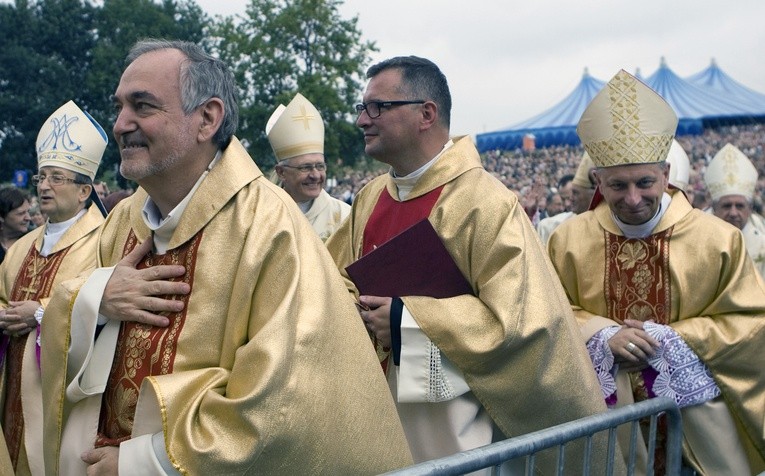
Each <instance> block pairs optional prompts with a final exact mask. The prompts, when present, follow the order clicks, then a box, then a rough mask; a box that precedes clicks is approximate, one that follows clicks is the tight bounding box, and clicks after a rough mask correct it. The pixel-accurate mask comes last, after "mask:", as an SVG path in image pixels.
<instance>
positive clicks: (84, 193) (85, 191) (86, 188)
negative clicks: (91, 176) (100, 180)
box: [79, 184, 93, 203]
mask: <svg viewBox="0 0 765 476" xmlns="http://www.w3.org/2000/svg"><path fill="white" fill-rule="evenodd" d="M80 187H82V188H81V189H80V196H79V200H80V203H85V202H86V201H87V200H88V198H90V194H91V193H92V192H93V185H91V184H82V185H80Z"/></svg>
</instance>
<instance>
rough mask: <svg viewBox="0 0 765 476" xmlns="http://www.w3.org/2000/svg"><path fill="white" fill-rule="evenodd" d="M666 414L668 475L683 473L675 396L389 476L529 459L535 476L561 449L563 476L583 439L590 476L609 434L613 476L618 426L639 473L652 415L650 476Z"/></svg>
mask: <svg viewBox="0 0 765 476" xmlns="http://www.w3.org/2000/svg"><path fill="white" fill-rule="evenodd" d="M661 414H666V415H667V442H666V474H676V475H677V474H680V473H681V472H680V468H681V461H682V440H683V430H682V421H681V417H680V410H679V409H678V407H677V405H676V404H675V402H674V401H673V400H672V399H670V398H663V397H660V398H652V399H650V400H645V401H642V402H639V403H635V404H633V405H627V406H624V407H621V408H618V409H615V410H609V411H607V412H605V413H601V414H598V415H592V416H590V417H586V418H582V419H579V420H575V421H572V422H568V423H563V424H561V425H557V426H553V427H550V428H546V429H544V430H539V431H535V432H533V433H528V434H526V435H521V436H517V437H514V438H509V439H507V440H503V441H498V442H496V443H492V444H490V445H486V446H482V447H480V448H475V449H472V450H468V451H463V452H460V453H457V454H454V455H451V456H446V457H444V458H439V459H434V460H430V461H425V462H422V463H419V464H416V465H414V466H409V467H407V468H403V469H400V470H397V471H392V472H389V473H385V474H386V475H391V476H424V475H434V476H449V475H460V474H465V473H470V472H472V471H478V470H481V469H487V468H492V467H494V468H495V469H496V474H501V473H500V465H501V464H502V463H504V462H505V461H510V460H512V459H516V458H520V457H526V474H534V455H535V454H536V453H538V452H540V451H542V450H545V449H548V448H552V447H555V446H557V447H558V472H557V474H558V475H562V474H563V472H562V471H563V467H564V462H565V461H564V460H565V451H564V445H565V444H566V443H568V442H571V441H574V440H577V439H579V438H586V440H585V445H586V448H587V451H586V452H585V461H583V466H582V468H583V469H582V474H584V475H587V474H589V465H588V461H587V459H588V458H587V457H588V456H589V453H590V451H589V450H590V448H591V446H590V445H591V440H592V437H593V436H594V435H595V434H597V433H599V432H601V431H606V430H607V431H608V454H609V462H608V467H607V474H609V475H610V474H613V455H614V454H615V448H616V445H617V443H616V428H617V427H619V426H621V425H623V424H626V423H629V424H630V425H631V432H630V435H631V437H630V451H629V455H628V458H627V472H628V473H627V474H629V475H633V474H635V464H636V461H635V460H636V456H635V454H636V451H635V448H636V444H637V438H642V434H641V432H640V431H639V421H640V420H641V419H643V418H646V417H650V427H649V431H648V461H647V464H646V467H647V469H648V474H649V475H652V474H653V468H654V452H655V449H656V431H657V419H658V417H659V415H661Z"/></svg>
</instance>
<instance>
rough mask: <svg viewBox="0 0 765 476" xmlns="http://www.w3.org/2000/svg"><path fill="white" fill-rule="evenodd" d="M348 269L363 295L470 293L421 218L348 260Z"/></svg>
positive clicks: (434, 295)
mask: <svg viewBox="0 0 765 476" xmlns="http://www.w3.org/2000/svg"><path fill="white" fill-rule="evenodd" d="M345 270H346V271H347V272H348V276H350V278H351V280H352V281H353V283H354V284H355V285H356V288H357V289H358V290H359V293H360V294H362V295H367V296H385V297H402V296H430V297H434V298H447V297H452V296H459V295H461V294H473V289H472V288H471V287H470V284H469V283H468V282H467V280H466V279H465V277H464V276H463V275H462V273H461V272H460V270H459V268H457V265H456V264H455V263H454V260H453V259H452V257H451V255H450V254H449V251H448V250H447V249H446V247H444V244H443V242H442V241H441V238H440V237H439V236H438V233H437V232H436V230H435V229H433V225H431V224H430V221H429V220H428V219H427V218H425V219H423V220H421V221H419V222H417V223H415V224H414V225H412V226H411V227H409V228H407V229H406V230H404V231H402V232H401V233H399V234H398V235H396V236H394V237H393V238H391V239H390V240H388V241H387V242H385V243H384V244H383V245H381V246H379V247H378V248H376V249H374V250H373V251H372V252H371V253H368V254H366V255H365V256H362V257H361V258H359V259H358V260H357V261H355V262H353V263H351V264H350V265H349V266H348V267H347V268H345Z"/></svg>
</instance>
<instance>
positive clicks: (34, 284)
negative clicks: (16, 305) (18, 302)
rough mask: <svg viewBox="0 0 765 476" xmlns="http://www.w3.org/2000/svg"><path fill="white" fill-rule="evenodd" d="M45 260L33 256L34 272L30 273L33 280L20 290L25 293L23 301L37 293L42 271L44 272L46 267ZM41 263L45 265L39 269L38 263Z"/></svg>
mask: <svg viewBox="0 0 765 476" xmlns="http://www.w3.org/2000/svg"><path fill="white" fill-rule="evenodd" d="M43 261H44V260H43V259H37V258H32V273H31V275H30V277H31V278H32V281H31V282H30V283H29V285H27V286H25V287H23V288H19V291H21V292H23V293H24V298H23V299H22V301H28V300H29V298H30V297H31V296H34V295H36V294H37V291H38V290H39V287H40V273H42V271H43V269H45V266H44V263H43ZM40 264H43V266H42V267H40V268H39V269H38V265H40Z"/></svg>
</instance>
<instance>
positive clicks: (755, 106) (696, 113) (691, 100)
mask: <svg viewBox="0 0 765 476" xmlns="http://www.w3.org/2000/svg"><path fill="white" fill-rule="evenodd" d="M637 75H638V77H639V78H641V79H642V80H643V81H644V82H645V83H646V84H647V85H648V86H650V87H651V88H653V89H654V90H655V91H656V92H658V93H659V94H660V95H661V96H662V97H663V98H664V99H665V100H666V101H667V102H668V103H669V105H670V106H672V108H673V109H674V110H675V112H676V113H677V115H678V118H679V123H678V128H677V134H678V135H688V134H701V132H702V131H703V130H704V128H706V127H711V126H715V125H723V124H733V123H752V122H765V95H762V94H759V93H757V92H755V91H752V90H749V89H748V88H746V87H744V86H742V85H740V84H739V83H737V82H735V81H733V80H732V79H730V78H729V77H728V76H727V75H725V74H724V73H723V72H722V71H721V70H719V68H717V66H716V65H715V64H714V63H713V65H712V66H711V67H710V68H707V70H705V71H702V72H701V73H698V74H696V75H694V76H693V78H695V79H694V80H693V81H691V80H689V81H686V80H684V79H682V78H680V77H679V76H677V75H676V74H675V73H674V72H673V71H672V70H671V69H670V68H669V67H668V66H667V65H666V62H665V61H664V58H662V60H661V65H660V66H659V69H658V70H657V71H656V72H655V73H654V74H652V75H651V76H649V77H648V78H643V77H642V75H640V72H639V71H638V72H637ZM604 84H605V82H604V81H601V80H598V79H595V78H593V77H591V76H590V75H589V74H588V72H587V70H586V69H585V72H584V75H583V77H582V80H581V81H580V82H579V85H577V87H576V88H575V89H574V91H573V92H572V93H571V94H569V95H568V96H567V97H566V98H565V99H563V100H562V101H561V102H560V103H558V104H557V105H555V106H553V107H552V108H550V109H549V110H547V111H545V112H543V113H542V114H539V115H537V116H535V117H533V118H531V119H529V120H526V121H524V122H521V123H519V124H516V125H514V126H511V127H509V128H507V129H504V130H500V131H496V132H487V133H485V134H478V135H477V136H476V144H477V147H478V150H479V151H480V152H486V151H488V150H494V149H500V150H512V149H516V148H518V147H521V146H522V144H523V137H524V136H525V135H527V134H533V135H534V137H535V139H536V141H535V144H536V146H537V147H548V146H552V145H578V144H579V143H580V141H579V137H578V136H577V135H576V125H577V123H578V122H579V118H580V117H581V115H582V113H583V112H584V109H585V108H586V107H587V105H588V104H589V103H590V101H591V100H592V98H593V97H594V96H595V95H596V94H597V93H598V92H599V91H600V89H602V87H603V85H604Z"/></svg>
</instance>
